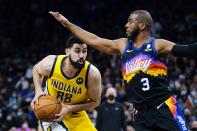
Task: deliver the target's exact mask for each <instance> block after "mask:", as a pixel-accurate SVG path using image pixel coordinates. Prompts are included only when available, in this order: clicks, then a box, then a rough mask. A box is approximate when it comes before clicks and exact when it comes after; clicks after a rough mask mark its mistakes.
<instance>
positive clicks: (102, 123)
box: [96, 87, 126, 131]
mask: <svg viewBox="0 0 197 131" xmlns="http://www.w3.org/2000/svg"><path fill="white" fill-rule="evenodd" d="M116 96H117V93H116V90H115V89H114V88H112V87H109V88H108V89H107V91H106V97H107V101H106V102H104V103H103V104H101V105H100V106H99V107H98V114H97V119H96V128H97V129H98V131H121V130H123V131H126V122H125V115H124V107H123V105H122V104H121V103H119V102H116V99H115V98H116Z"/></svg>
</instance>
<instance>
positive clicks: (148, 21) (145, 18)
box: [131, 10, 153, 31]
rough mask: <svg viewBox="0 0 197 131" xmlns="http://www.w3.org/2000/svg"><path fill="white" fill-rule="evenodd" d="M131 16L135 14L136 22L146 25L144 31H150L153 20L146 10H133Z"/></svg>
mask: <svg viewBox="0 0 197 131" xmlns="http://www.w3.org/2000/svg"><path fill="white" fill-rule="evenodd" d="M132 14H137V15H138V17H137V21H139V22H142V23H145V25H146V30H148V31H150V29H151V27H152V25H153V19H152V17H151V15H150V13H149V12H148V11H146V10H135V11H133V12H132V13H131V15H132Z"/></svg>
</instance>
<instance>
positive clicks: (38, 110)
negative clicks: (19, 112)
mask: <svg viewBox="0 0 197 131" xmlns="http://www.w3.org/2000/svg"><path fill="white" fill-rule="evenodd" d="M38 102H39V104H35V108H34V113H35V115H36V118H37V119H38V120H41V121H46V122H52V121H53V119H55V114H58V113H60V111H61V109H62V105H61V103H60V101H59V100H57V99H55V98H54V97H52V96H50V95H47V96H41V97H40V98H39V101H38Z"/></svg>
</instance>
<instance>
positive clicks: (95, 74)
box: [88, 63, 101, 79]
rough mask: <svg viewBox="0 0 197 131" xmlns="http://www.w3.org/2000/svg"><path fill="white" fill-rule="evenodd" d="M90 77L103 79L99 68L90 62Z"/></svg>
mask: <svg viewBox="0 0 197 131" xmlns="http://www.w3.org/2000/svg"><path fill="white" fill-rule="evenodd" d="M88 79H101V73H100V71H99V69H98V68H97V67H96V66H94V65H93V64H91V63H90V68H89V73H88Z"/></svg>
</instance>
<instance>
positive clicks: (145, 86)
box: [141, 78, 150, 91]
mask: <svg viewBox="0 0 197 131" xmlns="http://www.w3.org/2000/svg"><path fill="white" fill-rule="evenodd" d="M141 82H142V85H143V87H142V90H143V91H148V90H150V85H149V80H148V78H142V79H141Z"/></svg>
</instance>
